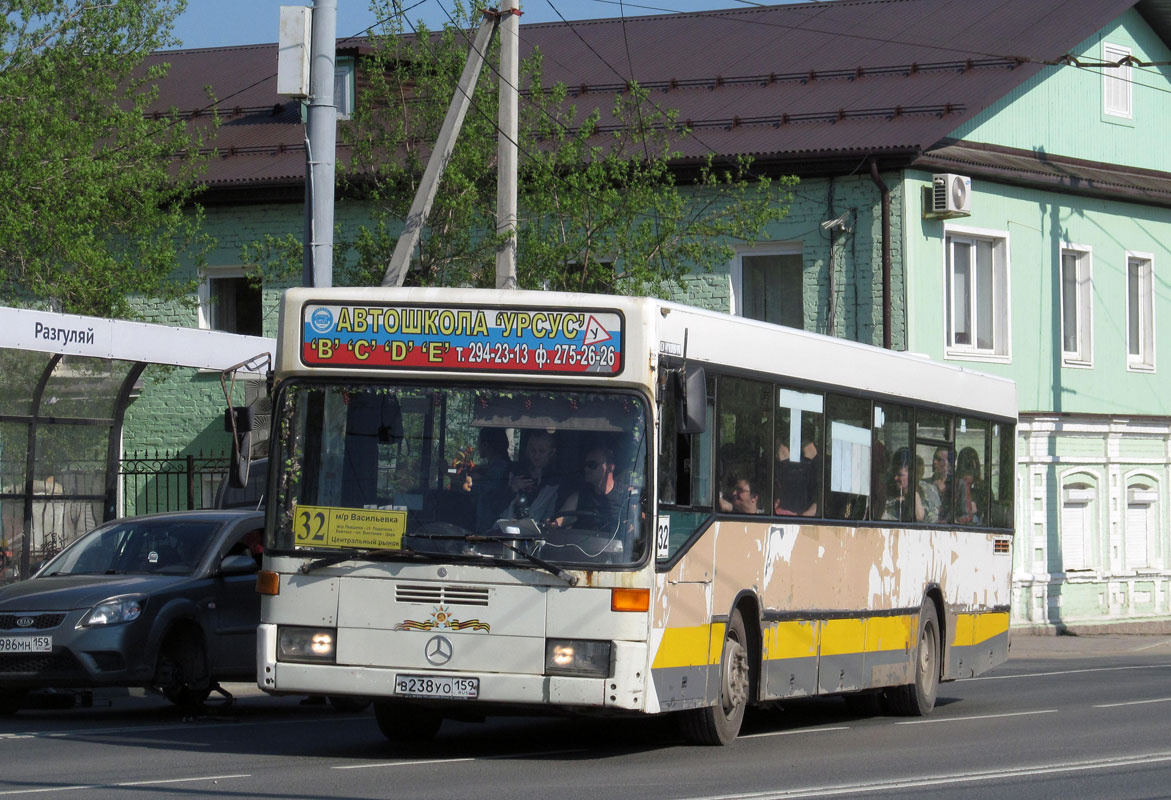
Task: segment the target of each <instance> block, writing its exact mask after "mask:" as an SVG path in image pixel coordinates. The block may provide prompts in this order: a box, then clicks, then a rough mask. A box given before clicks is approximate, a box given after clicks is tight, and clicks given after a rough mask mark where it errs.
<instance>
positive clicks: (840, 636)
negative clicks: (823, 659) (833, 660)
mask: <svg viewBox="0 0 1171 800" xmlns="http://www.w3.org/2000/svg"><path fill="white" fill-rule="evenodd" d="M865 648H866V620H863V619H827V620H826V621H825V622H824V623H823V624H822V626H821V654H822V655H823V656H844V655H848V654H850V653H860V652H862V650H864V649H865Z"/></svg>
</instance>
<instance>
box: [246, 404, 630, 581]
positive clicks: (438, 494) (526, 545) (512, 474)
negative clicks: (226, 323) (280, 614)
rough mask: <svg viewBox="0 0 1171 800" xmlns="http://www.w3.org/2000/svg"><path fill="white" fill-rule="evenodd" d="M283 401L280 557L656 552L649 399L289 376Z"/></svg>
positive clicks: (594, 561)
mask: <svg viewBox="0 0 1171 800" xmlns="http://www.w3.org/2000/svg"><path fill="white" fill-rule="evenodd" d="M279 403H280V406H279V409H278V412H277V413H278V414H279V417H278V419H279V430H278V439H279V441H278V443H277V446H278V447H279V448H280V449H281V451H280V453H279V454H277V455H274V456H273V463H274V464H276V465H277V469H279V470H280V472H279V474H278V477H277V481H278V501H279V508H280V514H279V519H278V522H279V524H278V525H277V526H276V529H275V530H274V531H270V533H269V537H270V538H269V541H268V543H267V545H268V547H269V549H270V551H277V552H289V551H293V550H306V549H307V550H314V551H320V552H328V551H330V550H339V549H341V548H353V549H355V550H375V549H376V550H379V551H380V552H381V553H383V554H385V553H386V551H388V550H389V551H391V554H392V555H393V553H394V552H396V551H398V552H401V553H402V556H403V557H404V558H409V557H412V556H418V557H426V558H427V559H428V560H429V561H434V560H435V556H442V557H443V558H444V559H450V560H461V559H470V560H476V559H480V560H484V559H509V560H511V561H514V562H517V563H518V564H522V563H533V562H532V560H531V559H526V556H536V557H537V558H539V559H541V560H544V561H547V562H551V563H556V564H560V565H563V566H570V567H572V566H585V565H589V566H591V567H597V566H602V567H605V566H623V565H632V564H634V563H636V562H638V561H640V560H641V559H642V558H643V555H644V553H645V549H646V541H647V509H646V505H645V504H646V502H647V496H646V474H647V443H646V424H647V420H646V404H645V402H644V401H643V399H642V397H641V396H640V395H638V394H635V393H633V392H616V391H611V392H598V391H571V390H568V389H565V390H557V389H547V388H542V389H540V390H536V389H533V388H531V387H526V388H523V389H522V388H512V389H507V390H503V389H501V390H488V389H485V388H483V387H478V388H472V387H444V388H441V389H440V388H435V387H413V386H392V385H387V384H372V383H348V384H344V385H342V384H330V385H323V384H320V383H318V384H313V383H308V382H306V383H292V384H287V385H285V386H283V387H282V392H281V397H280V399H279ZM518 550H519V551H521V552H520V553H518V552H517V551H518ZM330 560H331V561H332V560H333V559H330Z"/></svg>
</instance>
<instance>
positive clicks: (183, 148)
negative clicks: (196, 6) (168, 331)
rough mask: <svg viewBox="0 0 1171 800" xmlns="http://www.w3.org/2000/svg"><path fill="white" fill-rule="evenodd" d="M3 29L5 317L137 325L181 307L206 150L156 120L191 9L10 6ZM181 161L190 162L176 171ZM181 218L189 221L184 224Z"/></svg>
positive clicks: (178, 128)
mask: <svg viewBox="0 0 1171 800" xmlns="http://www.w3.org/2000/svg"><path fill="white" fill-rule="evenodd" d="M3 6H4V10H5V13H4V15H3V16H2V17H0V45H2V50H0V303H3V304H6V305H19V306H32V307H39V308H54V309H56V310H61V311H67V312H74V313H83V314H95V315H101V316H130V315H131V307H130V306H129V304H128V302H127V296H128V295H131V294H137V295H144V296H147V297H177V296H179V295H180V294H181V293H183V292H189V291H190V286H189V285H180V284H177V283H175V282H174V280H173V277H172V276H173V273H174V270H175V267H176V264H177V263H178V257H179V254H180V253H181V252H183V251H184V250H187V251H188V252H190V253H191V254H192V256H193V257H194V258H195V259H196V260H198V257H199V256H200V255H201V254H202V252H201V250H200V248H201V247H203V246H205V244H206V243H205V242H204V241H203V239H202V237H201V236H200V234H199V232H198V231H199V225H200V222H201V217H200V214H199V213H198V209H196V210H195V211H194V212H193V211H192V210H191V201H192V198H193V197H194V194H195V189H194V186H195V184H194V179H195V178H196V177H197V175H198V173H199V170H200V166H201V163H202V158H201V157H200V156H199V155H198V152H199V146H200V140H199V138H198V136H197V134H195V133H193V132H192V131H191V130H189V128H188V126H187V124H186V123H185V121H184V120H183V119H182V118H180V117H178V116H177V115H162V116H161V118H155V116H154V115H153V114H148V113H147V112H148V109H150V107H151V104H152V103H153V102H154V100H155V99H156V96H157V89H156V83H157V82H158V80H159V79H161V78H162V77H163V75H164V74H165V73H166V65H165V64H161V65H158V66H150V67H148V66H146V65H145V64H144V60H145V58H146V56H147V54H148V53H150V52H151V51H152V50H156V49H158V48H160V47H164V46H167V45H172V44H175V41H174V40H173V39H172V38H171V34H170V31H171V25H172V23H173V21H174V19H175V16H176V15H177V14H178V13H179V12H180V11H182V9H183V7H184V6H185V0H118V2H110V3H94V2H92V1H87V0H8V2H5V3H3ZM176 154H184V155H181V156H180V157H178V158H176V157H175V156H176ZM185 209H186V210H185Z"/></svg>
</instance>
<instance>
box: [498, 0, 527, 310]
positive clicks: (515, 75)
mask: <svg viewBox="0 0 1171 800" xmlns="http://www.w3.org/2000/svg"><path fill="white" fill-rule="evenodd" d="M520 13H521V12H520V2H519V0H501V3H500V14H501V17H502V19H501V21H500V89H499V91H500V112H499V116H500V120H499V125H500V132H499V134H498V143H497V146H496V170H497V172H496V232H497V233H498V234H503V235H505V236H507V237H508V240H507V241H506V242H504V243H503V244H502V245H501V246H500V247H499V249H498V250H497V251H496V288H497V289H515V288H516V287H517V284H516V225H517V219H516V165H517V148H516V140H517V89H518V86H517V84H518V82H519V80H520V69H519V63H520Z"/></svg>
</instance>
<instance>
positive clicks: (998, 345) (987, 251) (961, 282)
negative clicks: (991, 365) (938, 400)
mask: <svg viewBox="0 0 1171 800" xmlns="http://www.w3.org/2000/svg"><path fill="white" fill-rule="evenodd" d="M945 242H946V250H947V255H946V258H947V275H946V280H945V283H946V304H947V309H946V327H947V331H946V335H947V354H948V355H949V356H953V357H960V358H971V357H972V356H976V357H977V358H981V357H983V358H994V359H998V360H1000V359H1007V358H1008V355H1009V341H1008V338H1009V337H1008V319H1009V314H1008V238H1007V236H1001V235H983V234H980V235H969V234H967V233H964V232H949V233H948V234H947V236H946V238H945Z"/></svg>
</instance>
